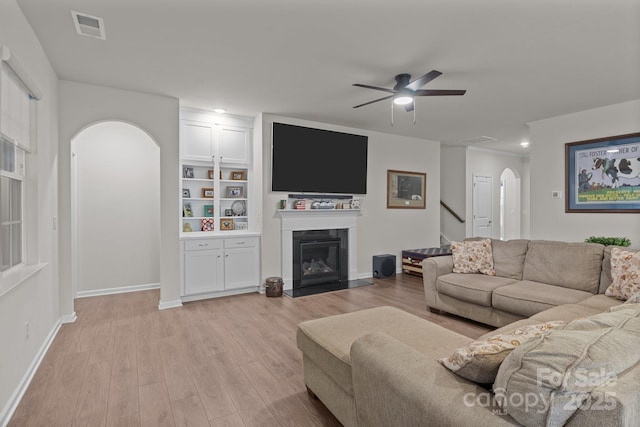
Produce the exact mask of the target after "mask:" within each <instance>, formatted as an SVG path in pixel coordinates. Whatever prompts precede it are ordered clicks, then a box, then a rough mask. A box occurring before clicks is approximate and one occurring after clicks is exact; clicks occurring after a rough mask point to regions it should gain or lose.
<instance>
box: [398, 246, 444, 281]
mask: <svg viewBox="0 0 640 427" xmlns="http://www.w3.org/2000/svg"><path fill="white" fill-rule="evenodd" d="M444 255H451V249H447V248H423V249H406V250H403V251H402V272H403V273H405V274H411V275H412V276H418V277H422V261H423V260H424V259H425V258H430V257H434V256H444Z"/></svg>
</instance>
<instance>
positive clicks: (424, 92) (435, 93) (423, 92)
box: [414, 89, 467, 96]
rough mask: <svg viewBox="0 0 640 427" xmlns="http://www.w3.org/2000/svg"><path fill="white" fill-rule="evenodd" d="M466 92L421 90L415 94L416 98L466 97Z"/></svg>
mask: <svg viewBox="0 0 640 427" xmlns="http://www.w3.org/2000/svg"><path fill="white" fill-rule="evenodd" d="M465 93H467V91H466V90H447V89H420V90H417V91H415V92H414V95H415V96H444V95H464V94H465Z"/></svg>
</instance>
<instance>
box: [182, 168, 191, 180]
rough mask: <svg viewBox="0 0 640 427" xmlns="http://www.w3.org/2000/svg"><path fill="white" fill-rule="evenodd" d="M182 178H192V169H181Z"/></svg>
mask: <svg viewBox="0 0 640 427" xmlns="http://www.w3.org/2000/svg"><path fill="white" fill-rule="evenodd" d="M182 177H183V178H193V168H191V167H184V168H182Z"/></svg>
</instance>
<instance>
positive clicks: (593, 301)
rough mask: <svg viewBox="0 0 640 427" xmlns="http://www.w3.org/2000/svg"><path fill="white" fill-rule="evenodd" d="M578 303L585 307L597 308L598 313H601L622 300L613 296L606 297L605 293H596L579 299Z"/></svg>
mask: <svg viewBox="0 0 640 427" xmlns="http://www.w3.org/2000/svg"><path fill="white" fill-rule="evenodd" d="M578 304H579V305H581V306H584V307H587V308H593V309H595V310H598V312H599V313H602V312H603V311H607V310H608V309H609V308H611V307H612V306H614V305H619V304H622V301H620V300H619V299H616V298H613V297H608V296H606V295H605V294H598V295H592V296H590V297H589V298H587V299H585V300H582V301H580V302H579V303H578Z"/></svg>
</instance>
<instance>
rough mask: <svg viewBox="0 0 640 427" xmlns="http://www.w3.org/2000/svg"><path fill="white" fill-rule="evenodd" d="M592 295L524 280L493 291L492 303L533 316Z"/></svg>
mask: <svg viewBox="0 0 640 427" xmlns="http://www.w3.org/2000/svg"><path fill="white" fill-rule="evenodd" d="M590 296H592V294H590V293H589V292H584V291H578V290H575V289H570V288H563V287H561V286H553V285H547V284H545V283H537V282H532V281H529V280H522V281H520V282H516V283H514V284H511V285H506V286H501V287H499V288H497V289H496V290H494V291H493V294H492V296H491V301H492V303H491V305H492V306H493V307H494V308H497V309H498V310H504V311H507V312H509V313H515V314H520V315H522V316H533V315H534V314H536V313H539V312H541V311H543V310H546V309H549V308H551V307H555V306H557V305H561V304H573V303H577V302H579V301H581V300H584V299H586V298H588V297H590Z"/></svg>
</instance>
